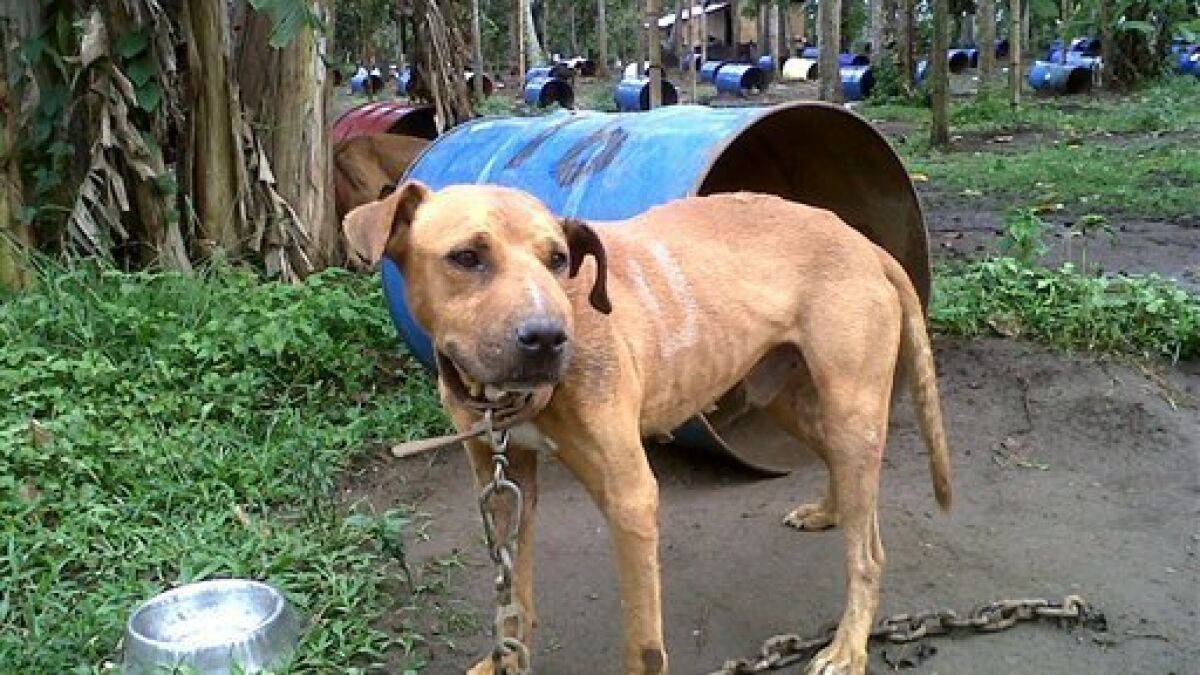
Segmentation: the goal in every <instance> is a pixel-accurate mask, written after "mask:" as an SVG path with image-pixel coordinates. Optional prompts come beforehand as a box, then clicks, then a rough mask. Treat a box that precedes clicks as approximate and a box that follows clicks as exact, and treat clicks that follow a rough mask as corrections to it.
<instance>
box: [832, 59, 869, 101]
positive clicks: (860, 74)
mask: <svg viewBox="0 0 1200 675" xmlns="http://www.w3.org/2000/svg"><path fill="white" fill-rule="evenodd" d="M839 71H840V74H841V77H842V96H844V97H845V99H846V100H847V101H861V100H863V99H865V98H867V97H868V96H870V95H871V88H872V87H874V86H875V74H874V73H872V72H871V66H844V67H842V68H840V69H839Z"/></svg>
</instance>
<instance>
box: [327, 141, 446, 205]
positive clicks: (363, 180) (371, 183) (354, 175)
mask: <svg viewBox="0 0 1200 675" xmlns="http://www.w3.org/2000/svg"><path fill="white" fill-rule="evenodd" d="M427 147H429V141H427V140H425V139H424V138H414V137H412V136H397V135H395V134H368V135H365V136H355V137H354V138H347V139H346V140H344V141H340V142H339V143H337V144H336V145H334V146H333V201H334V205H335V208H336V209H337V217H338V220H341V219H343V218H345V217H346V214H347V213H350V212H351V211H353V210H354V209H356V208H358V207H359V206H362V205H363V204H366V203H369V202H373V201H375V200H377V199H379V198H380V197H381V196H382V195H381V191H383V190H384V188H385V187H387V186H392V185H395V184H396V181H398V180H400V177H401V176H403V175H404V172H405V171H407V170H408V167H409V166H411V165H412V163H413V162H414V161H415V160H416V159H417V156H418V155H420V154H421V153H422V152H424V150H425V148H427Z"/></svg>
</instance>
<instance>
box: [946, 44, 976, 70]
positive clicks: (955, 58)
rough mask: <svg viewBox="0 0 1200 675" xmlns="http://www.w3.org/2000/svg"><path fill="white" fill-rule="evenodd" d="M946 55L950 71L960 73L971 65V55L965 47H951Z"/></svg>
mask: <svg viewBox="0 0 1200 675" xmlns="http://www.w3.org/2000/svg"><path fill="white" fill-rule="evenodd" d="M948 56H949V60H950V72H952V73H961V72H962V71H964V70H966V69H967V67H969V66H970V65H971V57H970V56H969V55H968V54H967V51H966V50H965V49H952V50H950V54H949V55H948Z"/></svg>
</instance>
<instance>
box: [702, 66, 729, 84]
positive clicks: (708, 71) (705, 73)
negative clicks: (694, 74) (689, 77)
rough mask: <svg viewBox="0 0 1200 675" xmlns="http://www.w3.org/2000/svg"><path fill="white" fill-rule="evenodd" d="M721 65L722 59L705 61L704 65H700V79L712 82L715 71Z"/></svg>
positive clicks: (715, 77)
mask: <svg viewBox="0 0 1200 675" xmlns="http://www.w3.org/2000/svg"><path fill="white" fill-rule="evenodd" d="M723 65H725V62H724V61H705V62H704V65H702V66H700V81H701V82H706V83H708V84H712V83H713V80H715V79H717V71H718V70H720V69H721V66H723Z"/></svg>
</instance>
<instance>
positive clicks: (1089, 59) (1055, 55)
mask: <svg viewBox="0 0 1200 675" xmlns="http://www.w3.org/2000/svg"><path fill="white" fill-rule="evenodd" d="M1047 61H1049V62H1051V63H1062V61H1063V54H1062V51H1060V50H1058V49H1052V50H1050V58H1049V59H1047ZM1067 64H1069V65H1073V66H1083V67H1085V68H1091V69H1092V70H1099V68H1100V57H1098V56H1088V55H1087V54H1085V53H1083V52H1075V51H1071V52H1067Z"/></svg>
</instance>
